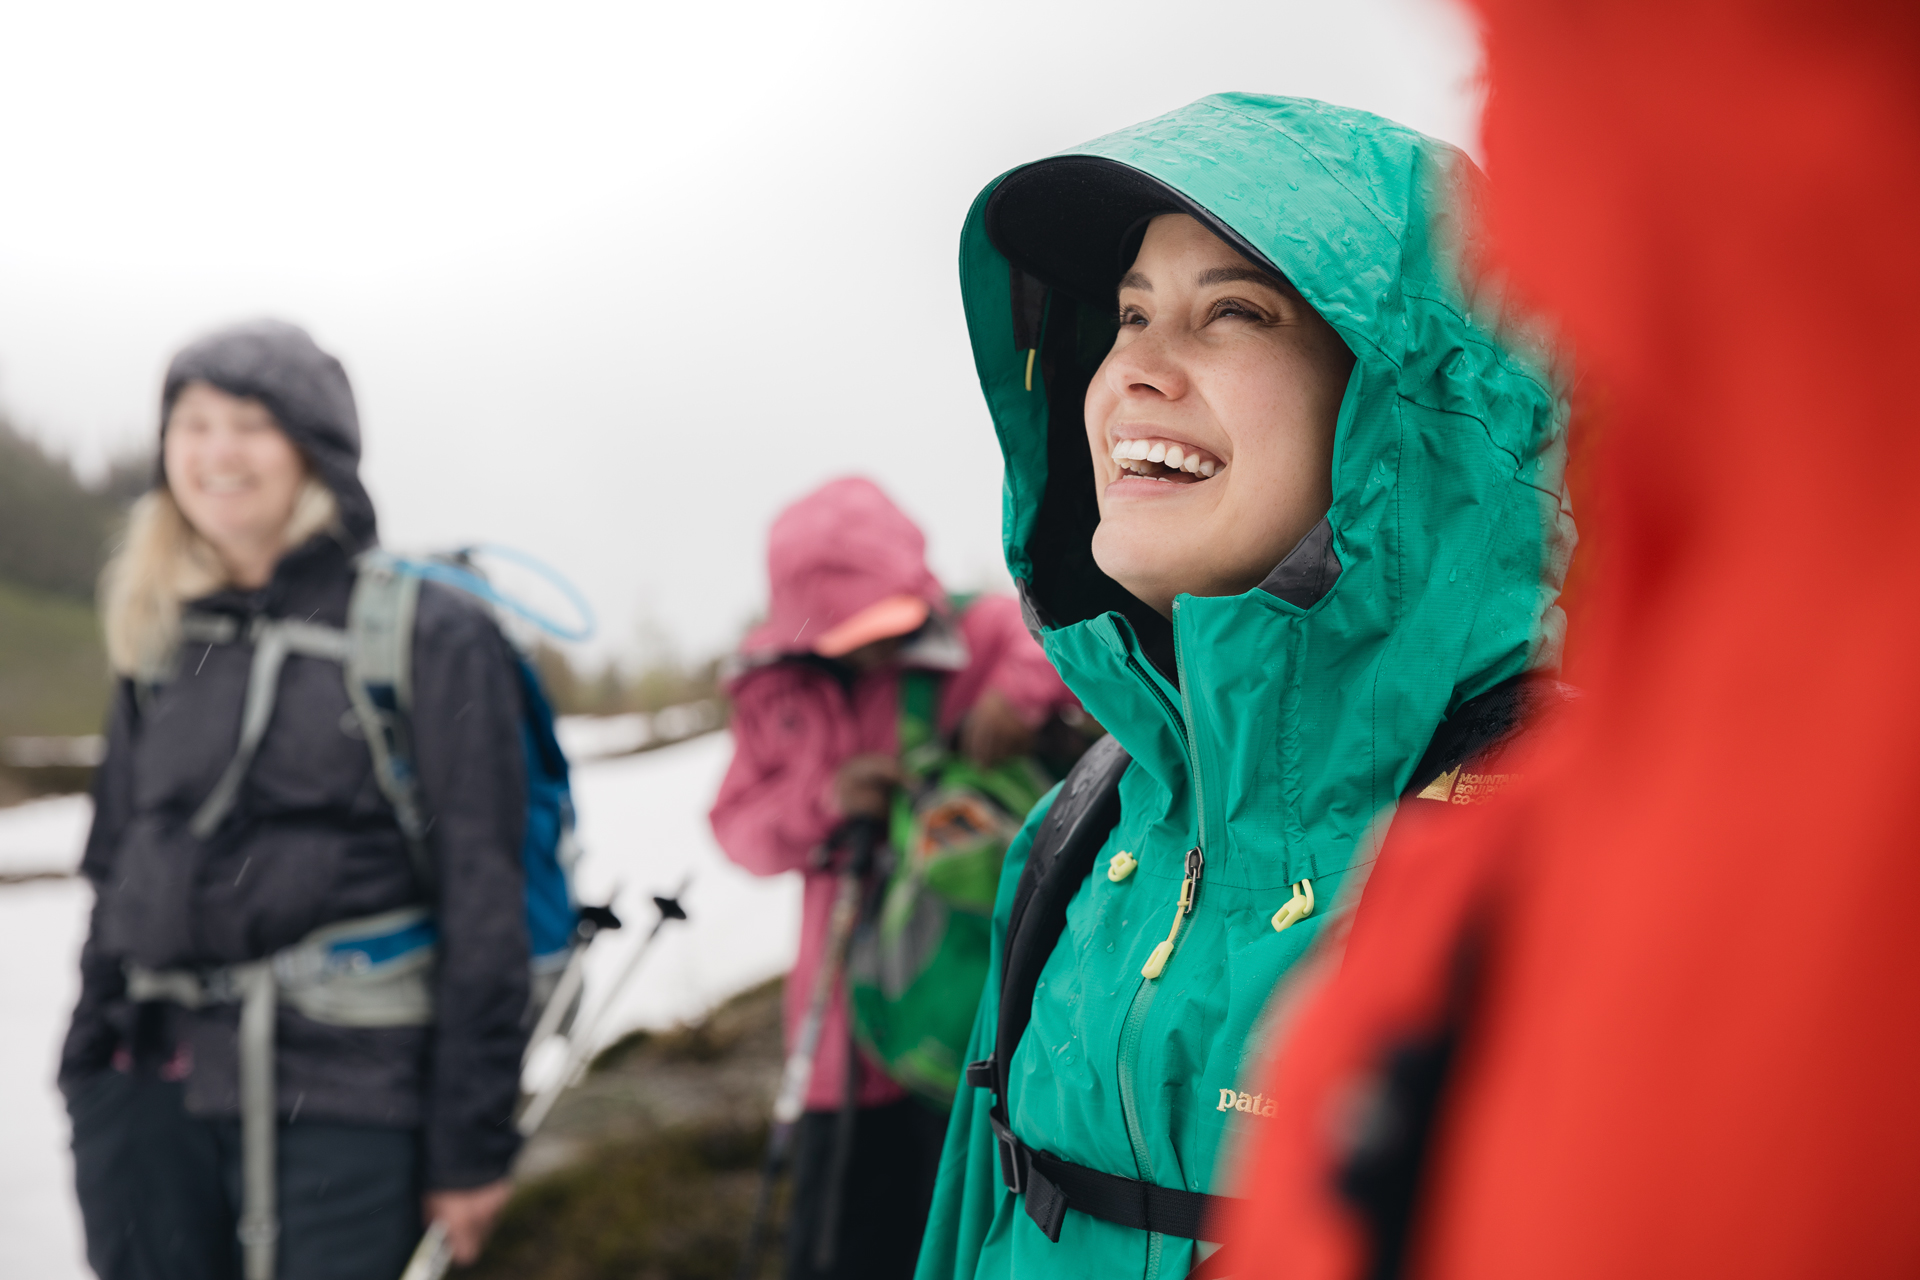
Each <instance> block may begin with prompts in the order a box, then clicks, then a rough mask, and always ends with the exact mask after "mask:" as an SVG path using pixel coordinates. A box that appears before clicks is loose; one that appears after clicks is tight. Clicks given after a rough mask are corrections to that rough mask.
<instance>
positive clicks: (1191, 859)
mask: <svg viewBox="0 0 1920 1280" xmlns="http://www.w3.org/2000/svg"><path fill="white" fill-rule="evenodd" d="M1201 865H1202V859H1201V857H1200V850H1198V849H1189V850H1188V851H1187V874H1186V878H1185V879H1183V880H1181V881H1180V905H1179V906H1178V907H1177V908H1176V909H1175V910H1174V913H1173V928H1171V929H1169V930H1167V940H1166V941H1165V942H1162V943H1161V944H1160V945H1159V946H1157V947H1155V948H1154V949H1153V954H1152V955H1150V956H1148V957H1147V962H1146V963H1145V964H1143V965H1141V966H1140V976H1141V977H1143V978H1148V979H1152V978H1157V977H1159V976H1160V971H1161V970H1163V969H1165V968H1166V967H1167V960H1168V959H1169V958H1170V957H1171V956H1172V955H1173V940H1174V939H1175V938H1177V937H1179V936H1180V922H1181V921H1182V920H1185V919H1186V918H1187V914H1188V913H1189V912H1191V911H1192V910H1193V899H1194V896H1195V895H1196V894H1198V893H1199V892H1200V867H1201Z"/></svg>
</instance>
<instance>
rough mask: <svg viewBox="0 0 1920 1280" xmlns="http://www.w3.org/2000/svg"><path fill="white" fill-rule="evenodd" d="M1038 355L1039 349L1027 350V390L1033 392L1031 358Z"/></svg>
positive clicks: (1030, 348)
mask: <svg viewBox="0 0 1920 1280" xmlns="http://www.w3.org/2000/svg"><path fill="white" fill-rule="evenodd" d="M1039 354H1040V348H1038V347H1028V348H1027V390H1029V391H1031V390H1033V358H1034V357H1035V356H1037V355H1039Z"/></svg>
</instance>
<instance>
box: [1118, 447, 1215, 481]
mask: <svg viewBox="0 0 1920 1280" xmlns="http://www.w3.org/2000/svg"><path fill="white" fill-rule="evenodd" d="M1112 457H1113V460H1114V461H1115V462H1118V463H1120V464H1121V466H1122V469H1123V470H1126V471H1133V472H1138V473H1141V474H1145V473H1146V469H1145V468H1144V467H1133V466H1128V465H1126V464H1128V463H1131V462H1157V463H1159V464H1161V465H1162V466H1164V467H1166V468H1167V469H1168V470H1170V471H1184V472H1186V473H1187V474H1188V475H1195V476H1209V477H1210V476H1213V475H1215V474H1217V473H1218V472H1219V471H1220V469H1221V468H1222V467H1224V466H1226V463H1224V462H1215V461H1214V460H1212V459H1211V458H1207V457H1204V456H1202V454H1201V452H1200V451H1199V450H1198V449H1193V448H1190V447H1189V446H1186V445H1179V444H1168V443H1167V442H1166V441H1165V440H1148V439H1134V440H1116V441H1114V442H1113V452H1112Z"/></svg>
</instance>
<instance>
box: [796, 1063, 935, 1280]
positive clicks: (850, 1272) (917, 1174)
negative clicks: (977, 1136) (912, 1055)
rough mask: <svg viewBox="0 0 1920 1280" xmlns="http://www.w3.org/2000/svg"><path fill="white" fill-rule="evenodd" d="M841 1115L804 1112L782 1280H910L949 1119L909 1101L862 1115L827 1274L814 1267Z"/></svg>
mask: <svg viewBox="0 0 1920 1280" xmlns="http://www.w3.org/2000/svg"><path fill="white" fill-rule="evenodd" d="M838 1120H839V1114H838V1113H837V1112H833V1111H809V1112H807V1113H806V1114H805V1115H803V1116H801V1117H800V1123H799V1127H798V1131H797V1132H796V1133H795V1135H794V1149H793V1200H792V1202H791V1203H792V1208H791V1209H790V1210H789V1213H788V1219H787V1250H786V1252H787V1268H786V1275H787V1280H910V1277H911V1276H912V1275H913V1266H914V1262H915V1261H916V1260H917V1259H918V1258H919V1256H920V1234H921V1232H922V1231H924V1230H925V1229H926V1225H927V1210H928V1209H929V1208H930V1207H931V1206H932V1204H933V1181H934V1175H935V1174H937V1173H938V1172H939V1168H940V1146H941V1143H942V1142H944V1141H945V1140H946V1136H947V1117H946V1116H945V1115H944V1114H942V1113H940V1112H938V1111H935V1110H933V1109H932V1108H931V1107H928V1106H926V1105H924V1104H922V1103H919V1102H915V1101H912V1100H910V1099H909V1100H907V1101H904V1102H895V1103H890V1104H888V1105H887V1106H884V1107H864V1108H862V1109H861V1110H860V1112H859V1114H858V1117H857V1119H856V1120H855V1121H854V1129H853V1151H852V1158H851V1159H850V1160H849V1161H848V1162H847V1174H846V1182H845V1184H844V1185H843V1187H842V1190H841V1193H840V1206H841V1208H840V1222H839V1234H838V1248H837V1249H836V1250H835V1257H834V1265H833V1267H832V1268H831V1269H830V1270H824V1271H823V1270H820V1269H819V1268H817V1267H816V1266H815V1265H814V1246H815V1244H816V1242H817V1241H818V1239H819V1235H820V1229H821V1226H822V1225H823V1224H822V1222H821V1217H822V1212H823V1202H824V1201H825V1199H826V1197H827V1185H826V1184H827V1180H828V1170H829V1169H830V1168H831V1167H832V1164H833V1146H834V1128H835V1125H836V1124H837V1122H838Z"/></svg>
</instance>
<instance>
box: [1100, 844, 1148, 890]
mask: <svg viewBox="0 0 1920 1280" xmlns="http://www.w3.org/2000/svg"><path fill="white" fill-rule="evenodd" d="M1139 865H1140V859H1138V858H1136V857H1134V856H1133V855H1132V854H1130V853H1128V852H1127V851H1126V850H1125V849H1122V850H1121V851H1120V852H1118V853H1116V854H1114V855H1113V860H1112V861H1111V862H1109V863H1107V879H1109V880H1111V881H1113V882H1114V883H1115V884H1119V883H1120V882H1121V881H1122V880H1125V879H1126V878H1127V877H1128V876H1130V875H1132V874H1133V869H1134V868H1135V867H1137V866H1139Z"/></svg>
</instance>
